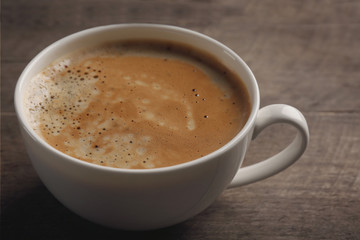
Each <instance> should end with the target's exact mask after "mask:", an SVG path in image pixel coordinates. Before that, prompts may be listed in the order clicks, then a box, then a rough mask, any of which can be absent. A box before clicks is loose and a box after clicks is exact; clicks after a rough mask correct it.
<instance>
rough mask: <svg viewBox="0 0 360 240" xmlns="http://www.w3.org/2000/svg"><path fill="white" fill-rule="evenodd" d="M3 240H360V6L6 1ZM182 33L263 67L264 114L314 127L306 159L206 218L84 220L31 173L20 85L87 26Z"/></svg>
mask: <svg viewBox="0 0 360 240" xmlns="http://www.w3.org/2000/svg"><path fill="white" fill-rule="evenodd" d="M1 9H2V11H1V54H2V55H1V228H0V231H1V232H0V233H1V239H78V238H80V237H81V238H90V239H119V238H123V239H127V238H132V239H144V238H151V237H153V238H157V239H360V161H359V159H360V147H359V146H360V100H359V93H360V14H359V13H360V2H359V1H350V0H347V1H342V0H320V1H310V0H305V1H297V0H289V1H288V0H274V1H263V0H255V1H251V0H240V1H236V0H228V1H221V0H212V1H203V0H185V1H167V0H153V1H141V0H135V1H130V0H122V1H115V0H104V1H98V0H88V1H85V0H71V1H70V0H62V1H47V0H38V1H26V0H2V2H1ZM126 22H151V23H163V24H171V25H177V26H181V27H186V28H190V29H193V30H196V31H199V32H202V33H204V34H207V35H209V36H211V37H213V38H215V39H217V40H219V41H221V42H223V43H225V44H226V45H228V46H229V47H230V48H232V49H233V50H234V51H236V52H237V53H238V54H239V55H240V56H241V57H242V58H243V59H244V60H245V61H246V62H247V63H248V65H249V66H250V68H251V69H252V70H253V72H254V74H255V76H256V78H257V80H258V83H259V87H260V91H261V105H262V106H265V105H268V104H272V103H287V104H290V105H293V106H295V107H298V108H299V109H300V110H301V111H303V112H304V115H305V117H306V118H307V121H308V124H309V127H310V134H311V140H310V145H309V148H308V149H307V151H306V153H305V154H304V155H303V156H302V158H301V159H300V160H299V161H298V162H297V163H296V164H295V165H293V166H292V167H290V168H289V169H287V170H286V171H284V172H282V173H280V174H278V175H276V176H274V177H271V178H269V179H266V180H264V181H261V182H258V183H255V184H252V185H248V186H244V187H241V188H238V189H230V190H227V191H225V192H224V193H223V194H222V195H221V196H220V197H219V198H218V200H217V201H216V202H215V203H214V204H213V205H212V206H210V207H209V208H208V209H207V210H205V211H204V212H202V213H201V214H199V215H198V216H196V217H194V218H192V219H190V220H188V221H186V222H184V223H181V224H178V225H176V226H173V227H169V228H165V229H160V230H157V231H150V232H123V231H116V230H112V229H107V228H103V227H100V226H97V225H94V224H92V223H89V222H87V221H86V220H83V219H81V218H80V217H78V216H77V215H75V214H73V213H72V212H70V211H69V210H67V209H66V208H65V207H63V206H62V205H61V204H60V203H59V202H58V201H57V200H56V199H55V198H54V197H53V196H52V195H51V194H50V193H49V192H48V191H47V190H46V188H45V187H44V185H43V184H42V183H41V181H40V179H39V178H38V177H37V175H36V172H35V171H34V169H33V168H32V166H31V163H30V161H29V158H28V156H27V154H26V151H25V148H24V145H23V141H22V139H21V136H20V132H19V129H18V124H17V120H16V116H15V113H14V106H13V91H14V87H15V84H16V80H17V78H18V77H19V76H20V74H21V72H22V70H23V69H24V67H25V66H26V64H27V63H28V62H29V61H30V60H31V58H33V57H34V56H35V55H36V54H37V53H38V52H39V51H41V50H42V49H43V48H45V47H46V46H48V45H49V44H51V43H52V42H54V41H56V40H58V39H60V38H62V37H64V36H66V35H68V34H71V33H74V32H76V31H80V30H83V29H86V28H89V27H94V26H99V25H105V24H113V23H126ZM293 136H294V130H293V129H291V128H289V127H287V126H284V125H281V124H280V125H277V126H271V127H269V128H268V129H266V130H265V131H264V132H263V133H262V134H261V135H260V136H259V137H258V138H257V139H256V140H255V141H253V142H252V144H251V146H250V148H249V151H248V154H247V156H246V159H245V162H244V165H245V166H246V165H249V164H252V163H255V162H257V161H260V160H262V159H264V158H266V157H269V156H271V155H272V154H275V153H276V152H278V151H279V150H281V149H282V148H283V147H284V146H286V145H287V144H288V142H289V141H291V139H292V138H293Z"/></svg>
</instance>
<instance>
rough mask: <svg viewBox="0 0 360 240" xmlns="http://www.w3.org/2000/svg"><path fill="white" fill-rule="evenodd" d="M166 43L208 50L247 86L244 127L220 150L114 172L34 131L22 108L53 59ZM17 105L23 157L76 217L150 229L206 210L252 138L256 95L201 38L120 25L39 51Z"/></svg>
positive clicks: (248, 77) (247, 79) (213, 44)
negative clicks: (108, 45)
mask: <svg viewBox="0 0 360 240" xmlns="http://www.w3.org/2000/svg"><path fill="white" fill-rule="evenodd" d="M134 39H143V40H147V39H149V40H166V41H174V42H179V43H186V44H188V45H191V46H193V47H194V48H196V49H199V50H202V51H205V52H207V53H210V54H211V55H213V56H216V58H217V59H218V60H219V61H220V62H222V63H223V64H224V65H225V66H226V67H227V68H228V69H230V70H231V71H233V72H234V73H236V74H238V75H239V76H240V77H241V79H242V80H243V83H244V84H245V86H246V88H247V90H248V93H249V97H250V103H251V113H250V116H249V119H248V121H247V123H246V125H245V126H244V127H243V129H242V130H241V131H240V133H239V134H237V135H236V136H235V137H234V138H233V139H232V140H231V141H230V142H229V143H227V144H226V145H224V146H223V147H221V148H220V149H218V150H217V151H215V152H213V153H211V154H209V155H207V156H204V157H202V158H200V159H196V160H193V161H190V162H187V163H183V164H179V165H175V166H170V167H165V168H157V169H146V170H143V169H138V170H136V169H116V168H110V167H103V166H98V165H95V164H91V163H87V162H84V161H81V160H78V159H75V158H72V157H70V156H67V155H65V154H64V153H62V152H60V151H58V150H56V149H54V148H52V147H51V146H50V145H49V144H47V143H46V142H45V141H44V140H43V139H42V138H41V137H39V136H38V135H37V134H36V133H35V132H34V130H33V129H32V128H31V126H30V125H29V123H28V122H27V120H26V117H25V114H24V110H23V100H24V99H23V94H22V92H23V91H24V89H26V86H27V84H28V83H29V80H30V79H31V78H32V77H33V76H34V75H36V74H37V73H38V72H40V71H42V70H43V69H44V68H46V67H47V66H48V65H49V63H51V62H53V61H54V60H56V59H57V58H59V57H61V56H63V55H65V54H67V53H70V52H73V51H75V50H77V49H79V48H84V47H87V46H92V45H96V44H99V43H103V42H109V41H115V40H134ZM15 108H16V113H17V116H18V120H19V122H20V128H21V132H22V135H23V138H24V140H25V145H26V149H27V152H28V154H29V156H30V159H31V161H32V164H33V166H34V168H35V170H36V171H37V173H38V175H39V177H40V178H41V180H42V181H43V183H44V184H45V185H46V187H47V188H48V189H49V191H50V192H52V194H53V195H54V196H55V197H56V198H57V199H58V200H59V201H60V202H61V203H63V204H64V205H65V206H67V207H68V208H69V209H71V210H72V211H74V212H75V213H77V214H79V215H80V216H82V217H84V218H86V219H88V220H90V221H93V222H95V223H98V224H101V225H105V226H108V227H113V228H119V229H126V230H149V229H156V228H162V227H166V226H170V225H173V224H176V223H179V222H182V221H184V220H186V219H188V218H190V217H192V216H194V215H196V214H198V213H199V212H201V211H203V210H204V209H205V208H206V207H208V206H209V205H210V204H211V203H212V202H213V201H214V200H215V199H216V198H217V197H218V196H219V195H220V194H221V193H222V192H223V191H224V189H226V188H227V187H228V185H229V183H230V182H231V181H232V179H233V177H234V176H235V174H236V173H237V171H238V168H239V167H240V165H241V163H242V160H243V158H244V155H245V152H246V149H247V147H248V145H249V142H250V141H251V138H252V132H253V129H254V123H255V118H256V115H257V112H258V109H259V90H258V86H257V83H256V80H255V77H254V76H253V74H252V72H251V71H250V69H249V68H248V67H247V65H246V64H245V63H244V61H243V60H242V59H241V58H240V57H238V56H237V55H236V54H235V53H234V52H233V51H232V50H230V49H229V48H227V47H226V46H224V45H223V44H221V43H219V42H217V41H215V40H213V39H211V38H209V37H207V36H205V35H202V34H200V33H197V32H194V31H191V30H187V29H183V28H178V27H173V26H166V25H155V24H120V25H109V26H104V27H97V28H92V29H88V30H85V31H82V32H79V33H75V34H73V35H70V36H68V37H66V38H63V39H61V40H59V41H57V42H55V43H54V44H52V45H50V46H49V47H47V48H46V49H44V50H43V51H42V52H40V53H39V54H38V55H37V56H36V57H35V58H34V59H33V60H32V61H31V62H30V63H29V65H28V66H27V67H26V68H25V70H24V71H23V73H22V75H21V76H20V78H19V81H18V83H17V86H16V90H15Z"/></svg>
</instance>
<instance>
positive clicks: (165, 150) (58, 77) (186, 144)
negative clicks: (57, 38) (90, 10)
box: [24, 41, 250, 169]
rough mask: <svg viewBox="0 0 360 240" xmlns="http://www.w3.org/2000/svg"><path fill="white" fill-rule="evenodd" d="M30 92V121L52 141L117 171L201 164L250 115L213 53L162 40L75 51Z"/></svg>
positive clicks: (235, 82) (237, 84)
mask: <svg viewBox="0 0 360 240" xmlns="http://www.w3.org/2000/svg"><path fill="white" fill-rule="evenodd" d="M199 56H200V57H199ZM209 59H210V60H209ZM25 94H26V96H25V103H24V104H25V109H26V111H27V118H28V120H29V122H30V124H31V126H32V127H33V129H34V130H35V131H36V132H37V133H38V134H39V135H40V136H41V137H42V138H44V140H45V141H46V142H48V143H49V144H50V145H51V146H53V147H54V148H56V149H58V150H60V151H62V152H64V153H65V154H67V155H70V156H73V157H75V158H78V159H81V160H84V161H87V162H90V163H94V164H98V165H103V166H109V167H117V168H133V169H142V168H158V167H165V166H171V165H176V164H180V163H184V162H188V161H191V160H194V159H197V158H200V157H202V156H204V155H206V154H209V153H211V152H213V151H215V150H217V149H218V148H220V147H221V146H223V145H224V144H226V143H227V142H229V141H230V140H231V139H232V138H233V137H234V136H235V135H236V134H237V133H238V132H239V131H240V130H241V128H242V127H243V126H244V124H245V123H246V121H247V119H248V117H249V112H250V103H249V97H248V93H247V91H246V89H245V87H244V86H243V84H242V83H241V80H240V79H239V78H237V77H235V76H234V75H233V74H231V73H229V71H228V70H227V69H226V68H224V67H222V65H221V64H219V63H218V62H217V61H216V60H215V59H212V58H210V57H209V56H207V55H202V54H200V53H199V52H197V51H196V50H194V49H191V48H188V47H186V46H182V45H177V44H174V43H164V42H146V41H139V42H114V43H107V44H103V45H99V46H96V47H92V48H88V49H83V50H81V51H77V52H74V53H72V54H70V55H67V56H65V57H63V58H61V59H59V60H57V61H55V62H53V63H52V64H50V65H49V66H48V67H47V68H46V69H44V70H43V71H42V72H40V73H39V74H37V75H36V76H35V77H33V78H32V79H31V83H30V84H29V85H28V90H27V91H26V92H25Z"/></svg>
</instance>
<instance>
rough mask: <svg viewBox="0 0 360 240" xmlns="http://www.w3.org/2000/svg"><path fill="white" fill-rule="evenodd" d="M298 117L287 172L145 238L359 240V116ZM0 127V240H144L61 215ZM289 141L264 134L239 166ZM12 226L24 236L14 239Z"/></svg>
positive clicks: (15, 138) (11, 122)
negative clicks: (297, 142)
mask: <svg viewBox="0 0 360 240" xmlns="http://www.w3.org/2000/svg"><path fill="white" fill-rule="evenodd" d="M306 116H307V118H308V122H309V125H310V128H311V136H312V137H311V143H310V146H309V149H308V150H307V151H306V153H305V155H304V156H303V157H302V158H301V159H300V160H299V161H298V162H297V163H296V164H295V165H294V166H292V167H290V168H289V169H287V170H286V171H284V172H282V173H280V174H279V175H277V176H274V177H272V178H269V179H267V180H264V181H262V182H259V183H255V184H252V185H249V186H244V187H242V188H239V189H231V190H226V191H225V192H224V193H223V194H222V196H221V197H220V198H219V199H218V200H217V201H216V202H215V203H214V204H213V205H212V206H211V207H210V208H208V209H207V210H206V211H204V212H203V213H201V214H200V215H198V216H196V217H195V218H193V219H191V220H189V221H186V222H185V223H182V224H179V225H176V226H173V227H170V228H167V229H162V230H158V231H155V232H151V233H150V234H151V235H154V236H160V235H163V236H178V237H179V236H182V239H194V238H197V237H201V238H204V239H224V238H225V239H239V238H240V237H241V239H267V238H268V236H269V233H271V234H272V235H271V236H272V239H297V238H301V239H310V238H311V239H356V238H357V237H359V236H360V229H359V225H358V223H359V221H360V209H359V208H357V206H359V205H360V198H359V194H360V175H359V171H358V169H360V162H359V161H358V157H359V155H360V149H359V148H358V146H359V144H360V136H359V132H360V126H359V124H358V119H359V118H360V113H336V114H333V113H306ZM2 124H3V126H2V129H3V132H2V136H3V151H2V168H3V169H4V170H3V173H2V176H1V177H2V179H1V180H2V199H1V203H2V218H3V223H2V231H3V233H4V234H5V235H4V236H9V239H20V238H21V237H23V236H34V237H35V238H34V239H36V237H40V236H41V237H48V238H51V236H62V237H61V238H64V239H66V238H68V237H70V236H74V235H75V236H80V234H82V236H83V237H86V236H94V235H95V236H100V235H102V234H105V236H106V235H109V236H115V235H116V236H144V235H142V233H127V232H118V231H111V230H108V229H105V228H102V227H99V226H95V225H93V224H91V223H88V222H87V221H84V220H83V219H81V218H79V217H78V216H76V215H75V214H73V213H71V212H70V211H68V210H67V209H65V208H64V207H63V206H62V205H61V204H60V203H59V202H57V200H56V199H54V198H53V197H52V196H51V194H50V193H49V192H48V191H47V190H46V189H45V188H44V187H43V185H42V183H41V182H40V181H39V179H38V178H37V176H36V174H35V172H34V170H33V169H32V167H31V165H30V163H29V160H28V157H27V155H26V153H25V150H24V148H23V145H22V142H21V139H20V137H19V131H18V126H17V121H16V119H15V116H3V121H2ZM293 133H294V132H293V131H292V130H291V129H289V128H286V127H284V126H282V125H279V126H277V127H274V128H273V129H269V130H268V131H265V132H264V133H263V134H261V135H260V136H259V137H258V139H257V140H255V141H254V142H253V143H252V145H251V147H250V149H249V152H248V155H247V158H246V160H245V163H246V164H245V165H247V164H250V163H254V162H256V161H258V160H261V159H264V158H266V157H268V156H269V155H271V154H273V153H275V152H277V151H279V150H280V149H282V148H283V146H285V145H286V144H287V143H288V141H289V140H291V138H292V136H291V134H293ZM287 134H289V135H290V136H287ZM263 149H265V150H263ZM19 226H26V229H25V230H23V231H17V230H16V229H18V227H19ZM60 226H61V227H60ZM73 226H77V227H76V228H74V227H73Z"/></svg>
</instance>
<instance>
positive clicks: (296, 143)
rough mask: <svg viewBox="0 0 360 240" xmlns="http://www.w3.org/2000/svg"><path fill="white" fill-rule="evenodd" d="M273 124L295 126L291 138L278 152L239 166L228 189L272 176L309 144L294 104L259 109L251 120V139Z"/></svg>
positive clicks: (293, 159) (303, 124)
mask: <svg viewBox="0 0 360 240" xmlns="http://www.w3.org/2000/svg"><path fill="white" fill-rule="evenodd" d="M274 123H287V124H290V125H292V126H294V127H295V128H296V129H297V131H298V132H297V135H296V137H295V139H294V140H293V141H292V143H290V144H289V145H288V146H287V147H286V148H285V149H284V150H282V151H281V152H279V153H278V154H276V155H274V156H272V157H270V158H268V159H265V160H263V161H261V162H259V163H255V164H253V165H250V166H247V167H243V168H239V170H238V172H237V173H236V175H235V177H234V179H233V180H232V182H231V183H230V185H229V186H228V188H233V187H239V186H242V185H246V184H249V183H253V182H256V181H260V180H263V179H265V178H268V177H270V176H273V175H275V174H277V173H279V172H281V171H282V170H284V169H286V168H287V167H289V166H290V165H292V164H293V163H295V162H296V160H298V159H299V158H300V156H301V155H302V154H303V153H304V151H305V149H306V147H307V145H308V143H309V128H308V125H307V123H306V120H305V118H304V116H303V115H302V113H301V112H300V111H299V110H297V109H296V108H294V107H291V106H289V105H284V104H274V105H269V106H266V107H264V108H261V109H260V110H259V112H258V116H257V119H256V122H255V127H254V132H253V136H252V140H253V139H255V138H256V137H257V136H258V134H259V133H260V132H261V131H262V130H263V129H265V128H266V127H268V126H269V125H271V124H274Z"/></svg>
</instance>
